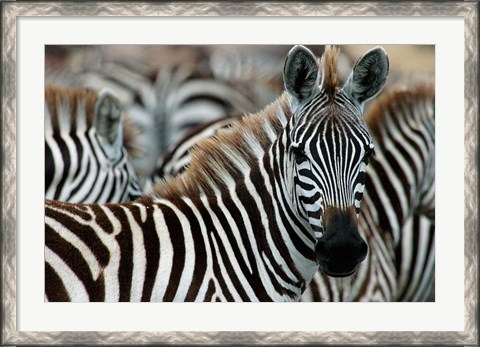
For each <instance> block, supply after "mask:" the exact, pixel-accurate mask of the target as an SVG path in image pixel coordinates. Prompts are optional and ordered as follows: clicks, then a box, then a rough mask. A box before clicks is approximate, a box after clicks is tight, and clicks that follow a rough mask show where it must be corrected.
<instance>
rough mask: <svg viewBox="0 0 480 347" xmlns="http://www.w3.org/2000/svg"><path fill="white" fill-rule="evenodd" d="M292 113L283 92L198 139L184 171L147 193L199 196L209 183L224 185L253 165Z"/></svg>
mask: <svg viewBox="0 0 480 347" xmlns="http://www.w3.org/2000/svg"><path fill="white" fill-rule="evenodd" d="M290 117H291V110H290V104H289V101H288V97H287V95H286V94H285V93H284V94H283V95H282V96H280V97H279V98H278V99H277V100H276V101H274V102H273V103H271V104H270V105H269V106H267V107H266V108H265V109H264V110H262V111H260V112H258V113H255V114H249V115H246V116H243V117H242V118H241V119H240V120H239V121H238V122H235V123H234V124H233V125H231V126H230V127H227V128H225V129H221V130H219V131H218V133H217V134H216V135H215V136H213V137H210V138H206V139H203V140H201V141H199V142H198V143H197V144H196V145H195V146H194V147H193V149H192V150H191V152H190V156H191V159H192V161H191V163H190V165H189V166H188V167H187V168H186V170H185V172H184V173H182V174H180V175H178V176H175V177H173V178H171V179H168V180H166V181H163V182H158V183H157V184H156V185H155V186H154V187H153V189H152V192H151V193H150V196H151V197H153V198H155V197H157V198H167V199H168V198H175V197H178V196H187V197H188V196H198V194H201V193H202V192H209V191H211V190H212V186H215V187H218V186H226V185H227V184H228V183H229V182H231V181H232V179H233V180H234V179H235V178H236V177H239V176H244V173H245V172H246V171H249V170H250V169H251V168H253V167H255V166H256V164H257V163H258V159H260V158H262V157H263V154H264V153H265V152H266V151H267V150H268V149H269V148H270V146H271V145H272V143H273V142H274V141H275V140H276V138H277V137H278V136H279V134H280V132H281V131H282V130H283V128H284V127H285V125H286V123H287V122H288V119H289V118H290Z"/></svg>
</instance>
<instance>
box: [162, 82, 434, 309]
mask: <svg viewBox="0 0 480 347" xmlns="http://www.w3.org/2000/svg"><path fill="white" fill-rule="evenodd" d="M434 106H435V93H434V89H433V85H431V84H428V83H415V84H408V88H407V87H395V86H394V87H392V89H390V90H389V91H387V92H384V93H383V95H381V96H380V97H379V98H378V99H376V100H375V101H373V104H372V105H371V106H370V107H369V108H368V109H367V111H366V115H365V121H366V123H367V126H368V128H369V129H373V133H372V135H373V139H374V141H375V148H376V153H377V155H375V156H373V157H372V158H371V159H370V164H369V166H368V167H367V178H366V183H365V194H364V198H363V200H362V206H361V213H360V218H359V230H360V233H361V235H362V237H363V238H364V239H365V240H366V242H367V244H368V246H369V249H370V251H369V253H368V255H367V258H366V259H365V261H364V262H363V263H362V264H361V266H360V267H359V270H358V272H357V275H356V277H354V278H346V279H337V278H332V277H330V276H326V275H325V274H323V273H322V272H321V271H318V272H317V273H316V274H315V277H314V280H313V281H312V283H311V284H310V286H309V287H308V288H307V289H306V291H305V293H304V294H303V295H302V301H432V300H433V298H434V272H435V259H434V257H435V248H434V246H435V242H434V238H435V218H434V217H435V202H434V186H435V184H434V182H435V177H434V166H435V137H434V135H435V134H434V131H435V107H434ZM238 121H240V117H239V116H238V117H225V118H222V119H219V120H217V121H214V122H210V123H207V124H205V125H204V126H201V127H199V128H197V129H195V130H194V131H192V132H191V133H190V134H188V135H187V136H186V137H185V138H184V139H182V141H179V143H178V144H177V145H175V146H173V147H172V148H171V149H170V150H169V151H168V152H167V153H166V155H165V157H164V159H163V162H162V165H161V166H160V167H159V168H158V169H157V171H156V176H155V180H157V181H159V180H160V179H161V178H166V177H172V176H175V175H178V174H180V173H181V172H183V171H184V170H185V169H186V167H188V165H189V164H190V161H191V156H190V154H189V153H190V151H191V150H192V148H194V146H195V145H196V144H197V143H198V142H199V141H200V140H202V139H205V138H209V137H213V136H215V135H216V133H217V132H218V131H219V130H220V129H223V128H226V127H229V126H232V125H233V124H234V123H236V122H238Z"/></svg>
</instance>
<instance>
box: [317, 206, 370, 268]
mask: <svg viewBox="0 0 480 347" xmlns="http://www.w3.org/2000/svg"><path fill="white" fill-rule="evenodd" d="M323 221H324V226H325V232H324V234H323V236H322V237H321V238H320V239H318V240H317V243H316V244H315V254H316V256H317V261H318V264H319V266H320V268H321V269H322V271H323V272H324V273H325V274H327V275H329V276H332V277H346V276H350V275H352V274H353V273H355V271H356V269H357V266H358V264H360V263H361V262H362V261H363V260H364V259H365V258H366V256H367V251H368V246H367V243H366V242H365V241H364V240H363V239H362V237H361V236H360V234H359V232H358V226H357V217H356V215H355V209H354V208H351V209H347V210H345V209H340V208H334V207H329V208H327V209H326V210H325V212H324V215H323Z"/></svg>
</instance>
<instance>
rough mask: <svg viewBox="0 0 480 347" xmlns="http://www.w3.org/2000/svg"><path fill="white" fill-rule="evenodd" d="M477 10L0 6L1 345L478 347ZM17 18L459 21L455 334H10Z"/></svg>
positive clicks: (444, 6)
mask: <svg viewBox="0 0 480 347" xmlns="http://www.w3.org/2000/svg"><path fill="white" fill-rule="evenodd" d="M478 12H479V6H478V2H476V1H473V2H469V1H465V2H463V1H456V2H431V1H429V2H427V1H424V2H422V1H419V2H388V3H381V2H376V3H369V2H367V3H363V2H362V3H360V2H356V3H346V2H334V3H324V2H320V1H318V2H315V1H312V2H294V3H292V2H238V3H236V2H232V3H229V2H158V3H152V2H146V3H140V2H121V3H112V2H108V3H107V2H81V3H78V2H75V3H73V2H72V3H69V2H49V1H45V2H44V1H38V2H2V3H1V19H2V47H1V49H2V76H3V77H2V109H1V112H2V130H1V139H2V155H3V162H2V203H1V212H2V237H1V242H2V255H1V262H2V312H3V319H2V333H1V340H2V341H1V342H2V345H37V344H38V345H54V344H55V345H56V344H59V345H62V344H68V345H72V344H125V343H128V344H182V345H185V344H237V345H241V344H337V345H338V344H380V345H383V344H395V345H413V344H415V345H418V344H424V345H432V344H433V345H478V321H477V319H478V316H477V314H476V312H477V311H478V296H477V290H478V287H477V284H478V200H477V199H478V197H477V195H478V183H477V182H478V161H477V160H478V159H477V151H478V143H477V141H478V140H477V139H478V112H479V106H478V85H477V83H478V80H477V78H478V48H479V47H478ZM21 16H357V17H363V16H364V17H371V16H407V17H414V16H426V17H436V16H455V17H461V18H463V21H464V28H465V32H464V49H465V51H464V59H465V67H464V69H465V70H464V71H465V81H464V95H465V99H464V105H465V124H464V131H465V132H464V134H465V156H464V165H465V167H464V173H465V181H464V187H465V188H464V189H465V190H464V196H465V210H464V211H465V214H464V226H465V230H464V237H465V254H464V264H465V276H464V278H465V280H464V281H465V282H464V290H465V301H464V305H465V306H464V322H465V324H464V329H463V331H418V332H414V331H377V332H374V331H362V332H348V331H347V332H322V331H319V332H312V331H295V332H284V331H269V332H258V331H249V332H242V331H226V332H194V331H188V332H176V331H167V332H150V331H149V332H99V331H98V332H95V331H89V332H69V331H62V332H50V331H19V330H17V305H18V302H17V297H16V286H17V277H16V269H17V265H16V252H17V244H16V225H17V221H16V189H17V187H16V143H17V142H16V95H17V90H16V75H17V65H16V61H17V51H16V40H17V31H16V30H17V19H18V18H19V17H21Z"/></svg>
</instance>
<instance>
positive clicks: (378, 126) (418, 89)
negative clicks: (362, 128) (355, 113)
mask: <svg viewBox="0 0 480 347" xmlns="http://www.w3.org/2000/svg"><path fill="white" fill-rule="evenodd" d="M425 103H431V105H432V107H435V86H434V84H433V83H425V82H419V83H416V84H414V85H407V86H402V87H400V86H396V87H393V88H391V89H390V90H389V91H387V92H384V93H383V94H382V95H380V96H379V97H377V99H375V101H373V102H372V103H371V105H370V106H369V107H368V109H367V110H366V112H365V123H366V124H367V127H368V128H369V130H370V132H371V133H372V135H374V136H375V137H376V138H377V139H382V138H383V134H382V131H383V130H382V129H385V128H387V127H388V126H389V125H388V122H391V121H392V120H393V121H395V122H396V123H398V121H400V120H402V118H405V117H406V116H407V115H410V116H413V117H416V116H417V115H420V116H423V117H426V116H427V117H428V116H429V115H431V114H432V113H430V112H423V111H422V112H414V111H415V110H417V109H418V110H423V109H425ZM433 117H434V118H435V112H433ZM417 121H420V122H425V121H428V120H427V119H417ZM419 124H420V123H419Z"/></svg>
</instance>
